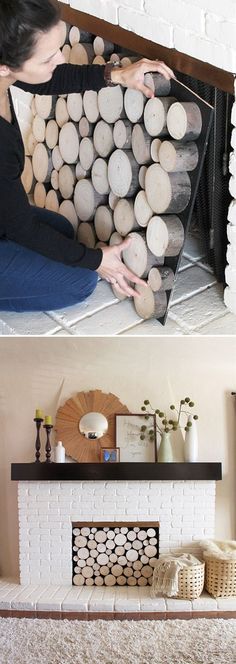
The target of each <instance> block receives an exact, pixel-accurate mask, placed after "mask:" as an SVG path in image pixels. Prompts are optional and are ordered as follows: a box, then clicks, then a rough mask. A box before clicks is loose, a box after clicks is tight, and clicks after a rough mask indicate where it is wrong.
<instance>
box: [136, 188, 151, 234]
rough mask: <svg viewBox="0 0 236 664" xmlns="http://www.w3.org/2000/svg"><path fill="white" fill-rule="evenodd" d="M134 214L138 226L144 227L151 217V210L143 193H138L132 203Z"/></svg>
mask: <svg viewBox="0 0 236 664" xmlns="http://www.w3.org/2000/svg"><path fill="white" fill-rule="evenodd" d="M134 214H135V218H136V219H137V222H138V224H139V226H142V227H146V226H147V225H148V222H149V220H150V219H151V217H152V215H153V211H152V208H151V207H150V205H149V203H148V201H147V197H146V194H145V191H143V190H141V191H139V192H138V194H137V196H136V198H135V201H134Z"/></svg>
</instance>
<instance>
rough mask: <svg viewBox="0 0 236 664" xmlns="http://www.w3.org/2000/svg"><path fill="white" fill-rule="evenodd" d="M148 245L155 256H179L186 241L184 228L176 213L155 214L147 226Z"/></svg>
mask: <svg viewBox="0 0 236 664" xmlns="http://www.w3.org/2000/svg"><path fill="white" fill-rule="evenodd" d="M146 240H147V246H148V247H149V249H150V251H151V252H152V253H153V254H154V256H164V255H165V256H177V255H178V254H179V252H180V250H181V248H182V246H183V243H184V228H183V224H182V222H181V220H180V219H179V217H177V216H176V215H174V214H173V215H163V216H162V217H160V216H154V217H152V218H151V219H150V221H149V223H148V227H147V235H146Z"/></svg>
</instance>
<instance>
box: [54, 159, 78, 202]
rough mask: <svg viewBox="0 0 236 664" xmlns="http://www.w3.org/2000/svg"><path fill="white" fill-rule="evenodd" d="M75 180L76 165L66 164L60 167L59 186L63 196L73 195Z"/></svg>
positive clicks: (69, 196)
mask: <svg viewBox="0 0 236 664" xmlns="http://www.w3.org/2000/svg"><path fill="white" fill-rule="evenodd" d="M75 181H76V176H75V167H73V166H69V165H68V164H64V166H62V168H60V171H59V175H58V186H59V190H60V192H61V195H62V198H64V199H67V198H71V197H72V195H73V191H74V185H75Z"/></svg>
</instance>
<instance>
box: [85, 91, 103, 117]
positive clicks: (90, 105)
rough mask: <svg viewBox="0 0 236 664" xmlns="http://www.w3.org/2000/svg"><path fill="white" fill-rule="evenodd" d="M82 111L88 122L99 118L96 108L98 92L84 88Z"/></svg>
mask: <svg viewBox="0 0 236 664" xmlns="http://www.w3.org/2000/svg"><path fill="white" fill-rule="evenodd" d="M83 105H84V113H85V115H86V118H87V120H88V121H89V122H92V123H95V122H97V121H98V120H99V118H100V113H99V108H98V93H97V92H96V91H95V90H86V92H85V93H84V95H83Z"/></svg>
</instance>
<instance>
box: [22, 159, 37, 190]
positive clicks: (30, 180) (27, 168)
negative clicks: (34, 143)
mask: <svg viewBox="0 0 236 664" xmlns="http://www.w3.org/2000/svg"><path fill="white" fill-rule="evenodd" d="M21 182H22V184H23V187H24V190H25V192H26V194H31V193H32V191H33V190H34V188H35V179H34V174H33V168H32V162H31V159H30V157H25V164H24V170H23V173H22V175H21Z"/></svg>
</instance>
